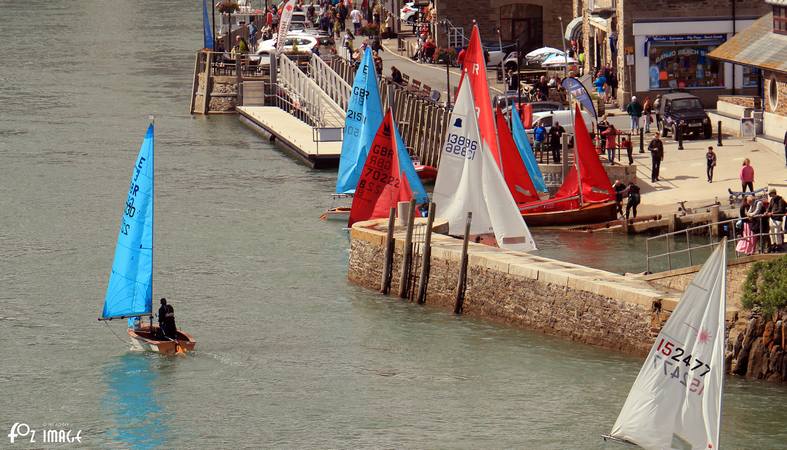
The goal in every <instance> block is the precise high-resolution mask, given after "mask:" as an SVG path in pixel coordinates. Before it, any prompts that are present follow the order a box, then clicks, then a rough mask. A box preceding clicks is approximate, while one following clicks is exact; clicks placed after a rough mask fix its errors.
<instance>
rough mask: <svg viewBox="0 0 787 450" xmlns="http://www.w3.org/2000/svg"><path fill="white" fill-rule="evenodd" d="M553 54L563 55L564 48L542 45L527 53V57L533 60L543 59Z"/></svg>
mask: <svg viewBox="0 0 787 450" xmlns="http://www.w3.org/2000/svg"><path fill="white" fill-rule="evenodd" d="M552 55H560V56H563V50H558V49H556V48H552V47H541V48H539V49H536V50H533V51H532V52H530V53H528V54H527V55H525V58H527V59H528V60H531V61H543V60H545V59H547V58H548V57H550V56H552Z"/></svg>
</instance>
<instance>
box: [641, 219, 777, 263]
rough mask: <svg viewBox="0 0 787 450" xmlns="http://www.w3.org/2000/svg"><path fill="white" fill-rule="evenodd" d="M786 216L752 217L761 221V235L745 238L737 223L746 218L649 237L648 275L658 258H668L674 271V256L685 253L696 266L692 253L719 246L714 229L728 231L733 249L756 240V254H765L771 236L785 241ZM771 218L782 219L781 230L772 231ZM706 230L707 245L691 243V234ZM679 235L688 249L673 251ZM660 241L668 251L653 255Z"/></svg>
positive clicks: (646, 247)
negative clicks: (655, 245)
mask: <svg viewBox="0 0 787 450" xmlns="http://www.w3.org/2000/svg"><path fill="white" fill-rule="evenodd" d="M785 216H787V214H773V215H771V216H768V215H765V214H761V215H757V216H752V217H750V218H749V219H750V220H759V221H760V231H759V233H756V234H752V235H749V236H743V235H742V234H741V235H738V236H736V227H735V223H736V222H738V221H739V220H744V221H745V220H746V219H745V218H741V217H738V218H734V219H726V220H720V221H718V222H712V223H707V224H705V225H697V226H694V227H689V228H685V229H683V230H680V231H671V232H669V233H664V234H660V235H658V236H653V237H649V238H647V239H646V240H645V254H646V256H645V266H646V271H647V273H650V272H651V270H650V267H651V266H650V264H651V260H654V259H657V258H666V259H667V270H672V269H673V264H672V263H673V261H672V257H673V256H674V255H678V254H683V253H685V254H687V256H688V260H689V266H693V265H694V261H693V258H692V254H691V252H692V251H697V250H701V249H706V248H712V247H714V246H716V244H718V242H719V240H718V239H717V240H715V241H714V240H713V236H714V234H717V233H713V230H714V228H715V229H716V230H719V229H726V230H728V233H730V235H729V236H728V239H727V242H728V243H730V244H732V245H733V247H734V246H736V245H737V243H738V242H739V241H741V240H744V239H753V238H756V239H757V244H755V245H756V248H755V252H758V253H765V252H766V246H765V239H764V238H770V236H771V235H781V236H782V241H783V238H784V232H785ZM771 217H782V220H781V225H780V227H781V228H780V229H777V230H771V229H770V225H769V220H768V219H770V218H771ZM765 225H768V227H765ZM763 229H765V231H763ZM705 230H706V231H707V234H708V243H707V244H696V243H695V244H692V243H691V239H690V237H689V236H690V235H691V234H698V233H697V232H699V231H705ZM718 234H726V233H718ZM678 235H683V236H685V238H686V248H682V249H674V250H673V249H671V248H670V244H671V243H672V240H673V238H674V237H676V236H678ZM659 239H664V240H665V241H666V244H667V251H666V252H664V253H659V254H654V255H651V253H650V251H651V246H652V245H653V244H652V242H655V241H656V240H659ZM733 255H734V256H733V257H734V258H735V259H738V252H733Z"/></svg>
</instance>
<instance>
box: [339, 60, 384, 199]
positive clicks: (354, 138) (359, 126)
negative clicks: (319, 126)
mask: <svg viewBox="0 0 787 450" xmlns="http://www.w3.org/2000/svg"><path fill="white" fill-rule="evenodd" d="M382 122H383V108H382V104H381V103H380V92H379V91H378V90H377V75H376V74H375V71H374V60H373V59H372V50H371V49H370V48H369V47H366V51H364V53H363V59H361V65H360V66H359V67H358V70H357V71H356V72H355V80H354V81H353V89H352V94H351V96H350V103H349V105H348V107H347V116H346V118H345V121H344V140H343V141H342V154H341V157H340V158H339V176H338V179H337V180H336V193H337V194H351V193H353V192H355V187H356V186H357V185H358V180H360V178H361V172H362V171H363V165H364V164H365V163H366V156H367V155H368V154H369V146H371V145H372V142H373V141H374V136H375V135H376V134H377V129H378V128H380V124H381V123H382Z"/></svg>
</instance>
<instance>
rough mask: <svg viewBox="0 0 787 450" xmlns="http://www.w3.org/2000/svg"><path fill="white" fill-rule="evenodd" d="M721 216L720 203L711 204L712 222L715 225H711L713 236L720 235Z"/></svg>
mask: <svg viewBox="0 0 787 450" xmlns="http://www.w3.org/2000/svg"><path fill="white" fill-rule="evenodd" d="M719 216H720V211H719V205H713V206H711V207H710V223H712V224H713V226H712V227H710V232H711V235H713V237H718V236H719Z"/></svg>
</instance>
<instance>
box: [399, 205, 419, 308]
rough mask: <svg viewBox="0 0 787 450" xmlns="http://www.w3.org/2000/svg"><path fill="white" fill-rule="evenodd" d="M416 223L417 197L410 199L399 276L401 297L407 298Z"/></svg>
mask: <svg viewBox="0 0 787 450" xmlns="http://www.w3.org/2000/svg"><path fill="white" fill-rule="evenodd" d="M414 223H415V199H412V200H410V214H409V217H407V233H406V234H405V238H404V254H403V255H402V271H401V275H400V277H399V298H407V292H408V291H409V289H408V288H409V287H410V265H411V263H412V259H413V225H414Z"/></svg>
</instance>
